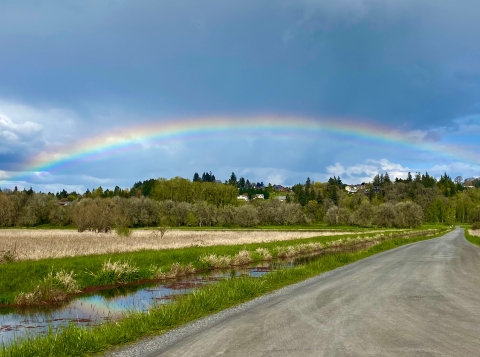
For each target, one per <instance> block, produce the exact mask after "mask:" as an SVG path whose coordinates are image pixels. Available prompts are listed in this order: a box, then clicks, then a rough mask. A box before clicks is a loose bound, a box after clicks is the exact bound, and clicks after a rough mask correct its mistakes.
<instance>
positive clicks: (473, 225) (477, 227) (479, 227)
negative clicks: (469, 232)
mask: <svg viewBox="0 0 480 357" xmlns="http://www.w3.org/2000/svg"><path fill="white" fill-rule="evenodd" d="M472 229H473V230H477V229H480V222H474V223H473V224H472Z"/></svg>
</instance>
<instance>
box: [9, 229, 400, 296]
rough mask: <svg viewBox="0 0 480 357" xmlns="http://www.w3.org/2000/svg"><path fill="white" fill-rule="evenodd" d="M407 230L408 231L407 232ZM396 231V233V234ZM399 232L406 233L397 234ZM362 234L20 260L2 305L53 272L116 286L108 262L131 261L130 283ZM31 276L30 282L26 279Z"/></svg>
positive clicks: (80, 282)
mask: <svg viewBox="0 0 480 357" xmlns="http://www.w3.org/2000/svg"><path fill="white" fill-rule="evenodd" d="M403 231H405V230H403ZM394 232H395V231H394ZM397 232H398V233H400V232H402V231H397ZM358 235H359V234H358V233H356V234H349V235H341V236H323V237H314V238H307V239H295V240H289V241H278V242H269V243H254V244H244V245H235V246H211V247H189V248H182V249H170V250H144V251H137V252H129V253H117V254H102V255H88V256H77V257H65V258H55V259H43V260H38V261H18V262H14V263H9V264H2V265H0V303H1V304H13V303H14V301H15V297H16V296H18V295H19V294H20V293H21V292H24V293H28V292H31V291H33V290H34V289H35V288H36V286H37V285H38V284H39V282H41V281H42V280H43V279H44V278H45V277H46V276H47V275H48V274H49V273H50V272H54V273H55V272H58V271H60V270H64V271H67V272H70V271H74V273H75V280H76V281H77V283H78V286H79V288H80V289H84V288H86V287H89V286H98V285H108V284H116V283H119V281H117V280H115V279H113V278H112V279H109V277H113V276H114V275H113V274H104V272H102V265H103V264H104V263H105V262H106V261H111V262H117V261H128V262H129V263H130V264H131V265H132V266H134V267H136V268H138V271H137V272H135V274H132V275H131V277H130V278H129V279H127V280H122V281H121V282H122V283H126V282H129V281H134V280H141V279H149V278H151V275H152V273H151V270H150V268H151V266H152V265H154V266H156V267H157V268H161V269H162V270H163V271H168V270H169V269H170V267H171V266H172V264H173V263H179V264H181V265H183V266H185V265H187V264H189V263H191V264H193V266H194V267H195V268H196V269H205V268H208V267H209V266H208V265H205V263H202V262H201V261H200V259H199V258H200V257H201V256H204V255H210V254H216V255H227V256H234V255H235V254H237V253H238V252H239V251H240V250H245V249H246V250H248V251H254V250H256V249H257V248H268V249H270V250H274V248H280V247H286V246H291V245H299V244H304V243H311V242H319V243H327V242H330V241H334V240H338V239H341V238H348V237H352V238H355V237H357V236H358ZM373 235H375V233H366V234H362V236H373ZM25 277H28V279H25Z"/></svg>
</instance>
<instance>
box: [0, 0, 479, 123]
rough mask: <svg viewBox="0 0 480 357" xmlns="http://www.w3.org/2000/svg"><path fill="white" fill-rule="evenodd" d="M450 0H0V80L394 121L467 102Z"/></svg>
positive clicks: (220, 108) (107, 97)
mask: <svg viewBox="0 0 480 357" xmlns="http://www.w3.org/2000/svg"><path fill="white" fill-rule="evenodd" d="M478 10H480V5H479V4H478V3H477V2H475V1H471V0H468V1H467V0H462V1H457V2H455V4H453V3H452V2H446V1H436V2H431V1H359V0H358V1H351V0H350V1H342V2H336V4H332V2H330V1H282V2H267V1H242V2H224V1H210V2H199V1H175V2H158V1H135V2H129V1H105V2H91V1H86V2H85V1H65V2H62V3H61V4H60V5H59V4H58V3H57V2H53V1H43V2H41V3H38V2H32V3H30V4H29V3H28V2H22V3H19V2H8V1H7V2H6V3H3V4H2V5H0V30H1V31H0V46H1V48H2V51H3V52H4V53H8V54H9V55H8V56H1V57H0V77H2V83H1V84H0V94H2V95H7V94H8V95H10V96H13V97H17V98H21V99H22V100H26V101H29V102H36V101H40V102H41V101H46V102H50V103H62V104H63V105H64V104H65V103H68V104H69V105H70V106H73V107H75V108H76V109H77V110H79V111H82V110H84V109H85V105H87V104H89V103H99V102H102V103H116V105H119V104H118V103H121V105H125V106H128V107H129V108H130V109H132V108H135V110H136V111H137V112H142V113H146V114H151V115H176V114H195V115H199V114H211V113H222V114H225V113H229V114H232V113H258V112H277V113H297V114H305V115H309V116H314V117H315V116H321V115H331V116H353V117H360V118H367V119H369V120H374V121H379V122H386V123H389V124H390V125H392V126H396V127H404V128H406V129H412V128H426V127H434V126H437V125H447V124H450V121H451V120H452V119H453V118H455V117H458V116H464V115H467V114H472V113H475V112H477V111H478V106H477V98H478V90H479V87H478V84H479V74H480V64H478V63H477V62H476V60H475V59H476V58H478V55H479V54H480V48H479V45H477V43H478V41H476V39H475V34H476V33H478V31H479V30H480V24H479V23H478V21H476V19H475V17H474V16H473V15H472V14H475V13H478Z"/></svg>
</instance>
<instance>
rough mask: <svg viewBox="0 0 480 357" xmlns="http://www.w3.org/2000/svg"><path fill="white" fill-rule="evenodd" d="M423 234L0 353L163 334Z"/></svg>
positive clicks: (75, 351)
mask: <svg viewBox="0 0 480 357" xmlns="http://www.w3.org/2000/svg"><path fill="white" fill-rule="evenodd" d="M444 233H445V232H442V233H440V234H439V235H441V234H444ZM428 238H432V237H428ZM428 238H426V237H416V238H411V239H391V240H388V241H385V242H383V243H380V244H378V245H376V246H373V247H371V248H370V249H368V250H364V251H360V252H355V253H337V254H332V255H327V256H324V257H322V258H320V259H319V260H317V261H315V262H312V263H308V264H305V265H302V266H297V267H295V268H292V269H288V270H280V271H276V272H273V273H270V274H267V275H265V276H263V277H261V278H249V277H245V278H239V279H233V280H226V281H221V282H219V283H218V284H216V285H212V286H207V287H205V288H203V289H201V290H198V291H196V292H195V293H193V294H189V295H186V296H184V297H182V298H180V299H179V300H177V301H176V302H173V303H171V304H167V305H163V306H160V307H158V308H154V309H151V310H150V311H149V312H146V313H141V312H132V313H130V314H129V315H127V316H125V317H124V319H122V320H121V321H119V322H116V323H111V322H109V323H105V324H102V325H100V326H98V327H95V328H92V329H86V328H81V327H77V326H73V325H71V326H69V327H68V328H66V329H64V330H63V331H62V332H60V333H59V334H55V333H53V331H50V333H49V334H47V336H44V337H38V338H31V339H26V340H23V341H19V342H18V343H16V344H13V345H11V346H9V347H4V348H3V349H2V351H1V352H0V356H2V357H7V356H8V357H20V356H46V357H48V356H82V355H90V354H95V353H99V352H102V351H105V350H107V349H108V348H110V347H112V346H116V345H121V344H125V343H128V342H132V341H135V340H137V339H139V338H141V337H146V336H148V335H153V334H158V333H162V332H165V331H167V330H169V329H172V328H174V327H177V326H179V325H182V324H185V323H187V322H189V321H193V320H196V319H198V318H200V317H203V316H206V315H210V314H212V313H215V312H218V311H221V310H223V309H226V308H228V307H231V306H235V305H238V304H240V303H242V302H245V301H248V300H251V299H253V298H255V297H258V296H260V295H263V294H266V293H268V292H271V291H274V290H276V289H279V288H281V287H284V286H287V285H290V284H292V283H295V282H299V281H302V280H305V279H307V278H309V277H313V276H315V275H318V274H321V273H323V272H326V271H329V270H332V269H335V268H338V267H341V266H344V265H347V264H350V263H353V262H355V261H358V260H360V259H363V258H366V257H369V256H371V255H374V254H377V253H380V252H383V251H386V250H389V249H393V248H396V247H399V246H401V245H405V244H409V243H414V242H418V241H421V240H424V239H428Z"/></svg>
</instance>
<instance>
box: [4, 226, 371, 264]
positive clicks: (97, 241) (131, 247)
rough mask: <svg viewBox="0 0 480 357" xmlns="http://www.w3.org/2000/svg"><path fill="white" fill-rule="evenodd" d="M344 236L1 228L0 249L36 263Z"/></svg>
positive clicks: (264, 231)
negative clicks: (109, 232)
mask: <svg viewBox="0 0 480 357" xmlns="http://www.w3.org/2000/svg"><path fill="white" fill-rule="evenodd" d="M369 232H373V231H372V230H370V231H369ZM348 233H349V232H347V231H345V232H342V231H270V230H258V231H238V230H223V231H219V230H215V231H193V230H192V231H186V230H169V231H167V233H166V234H165V235H164V237H163V238H160V237H159V235H158V234H156V232H155V231H153V230H135V231H134V232H133V234H132V235H131V236H129V237H122V236H118V235H117V234H115V233H111V234H108V233H94V232H82V233H79V232H77V231H74V230H54V229H52V230H48V229H45V230H43V229H42V230H40V229H1V230H0V247H2V250H4V251H11V252H16V259H18V260H28V259H33V260H38V259H45V258H61V257H74V256H79V255H90V254H108V253H124V252H133V251H139V250H144V249H174V248H186V247H192V246H213V245H237V244H249V243H266V242H274V241H286V240H292V239H302V238H311V237H318V236H337V235H343V234H348Z"/></svg>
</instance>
